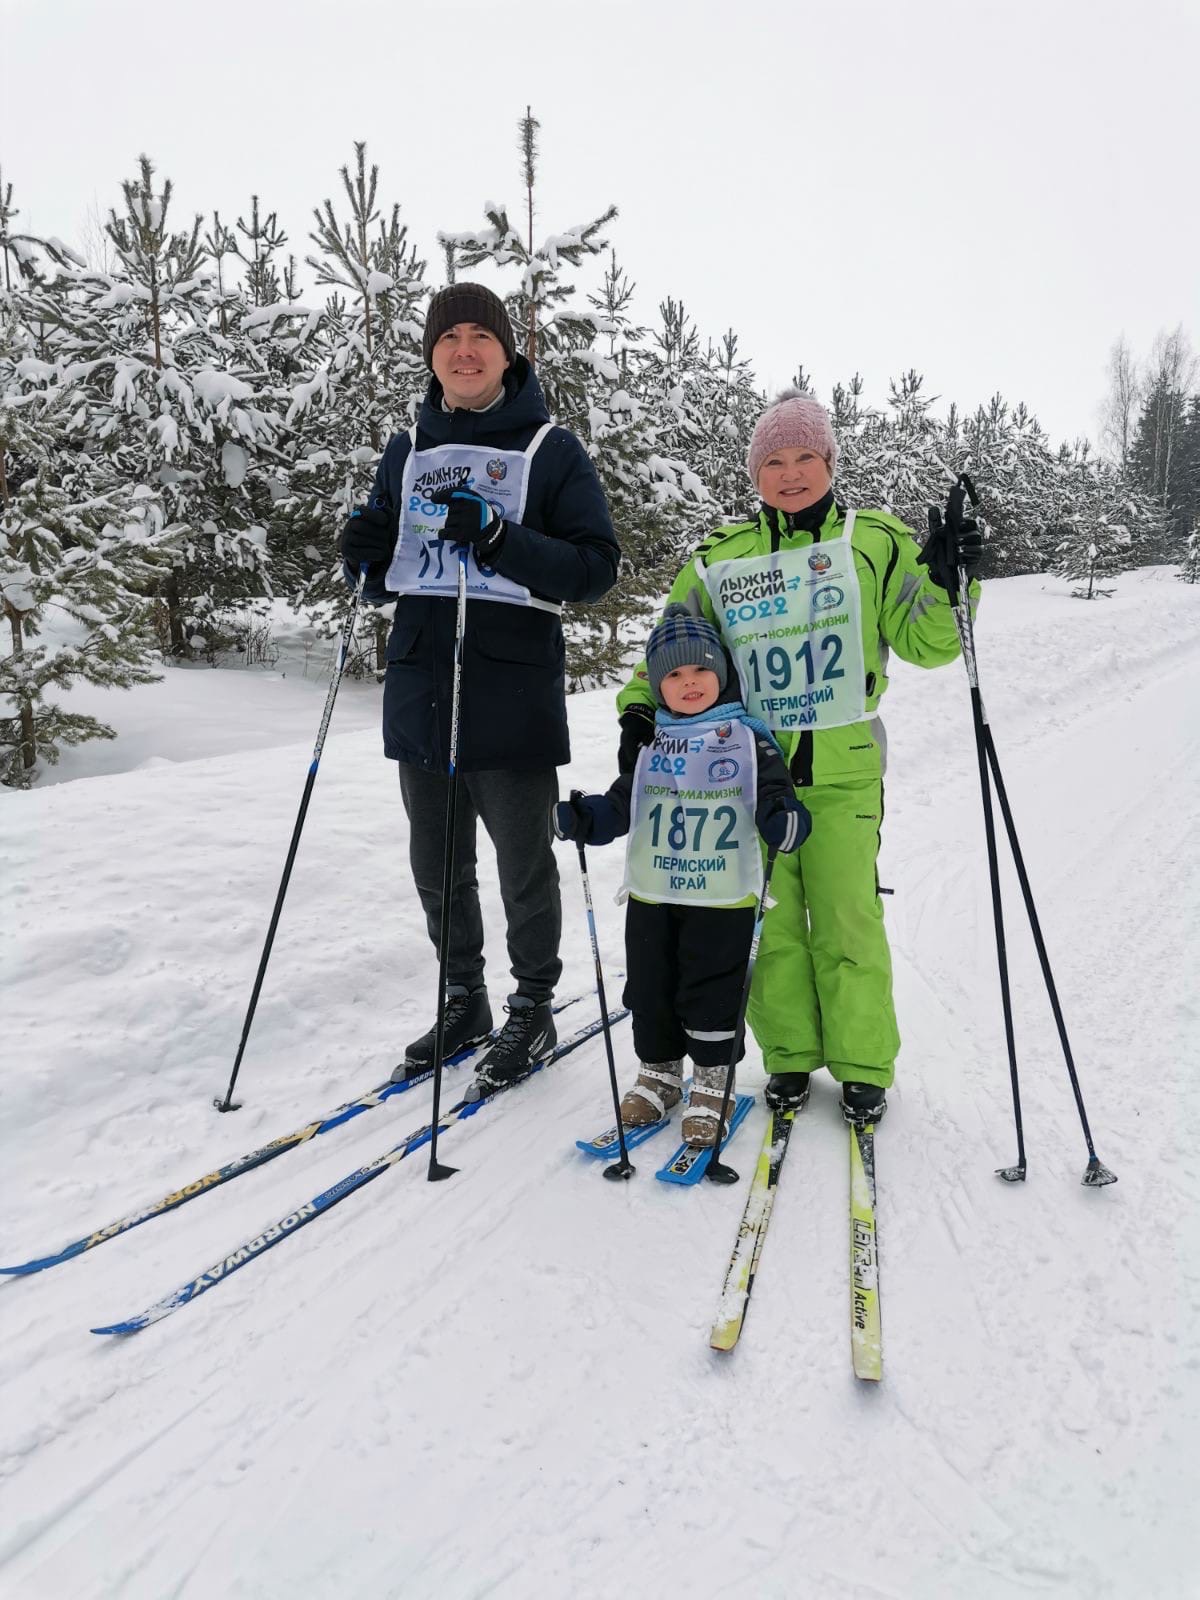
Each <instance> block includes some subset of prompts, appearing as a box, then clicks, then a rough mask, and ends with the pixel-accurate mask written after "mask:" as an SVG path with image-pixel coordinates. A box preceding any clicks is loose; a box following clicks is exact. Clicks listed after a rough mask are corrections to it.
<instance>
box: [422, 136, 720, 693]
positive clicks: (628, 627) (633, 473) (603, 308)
mask: <svg viewBox="0 0 1200 1600" xmlns="http://www.w3.org/2000/svg"><path fill="white" fill-rule="evenodd" d="M537 129H538V125H537V123H536V121H535V120H534V119H533V118H532V116H530V115H529V114H527V115H526V116H525V117H524V118H523V119H522V121H521V124H520V149H521V153H522V158H523V177H524V181H525V185H526V218H525V230H526V231H525V235H524V237H523V236H522V235H521V233H520V231H519V230H518V228H517V227H516V226H514V225H513V223H512V222H511V221H510V219H509V214H508V210H507V207H506V206H504V205H497V204H494V203H492V202H490V201H489V202H488V203H487V204H486V205H485V207H484V211H485V215H486V217H487V220H488V224H489V226H488V227H487V228H484V229H477V230H470V231H467V232H461V233H440V234H439V235H438V237H439V239H440V240H441V242H442V244H443V246H444V247H445V248H446V249H447V250H448V252H450V255H449V259H451V260H452V261H453V262H454V264H455V267H456V270H457V269H468V270H469V269H473V268H475V267H478V266H481V265H483V264H484V263H487V262H490V263H492V264H493V265H495V266H496V267H497V268H499V269H501V270H504V269H514V268H515V269H516V270H517V272H518V273H519V277H518V279H517V283H516V285H515V287H514V288H513V289H512V290H511V291H510V292H509V293H508V294H507V295H506V296H505V302H506V305H507V308H508V312H509V316H510V317H511V319H512V322H513V326H514V328H515V329H516V333H517V345H518V349H521V350H523V351H524V353H525V354H526V357H527V358H528V359H530V361H531V364H532V365H533V366H534V367H535V369H536V371H537V376H538V380H539V382H540V384H541V386H542V390H543V392H544V393H545V395H546V403H547V405H548V407H549V410H550V414H551V416H553V417H554V418H555V420H556V421H558V422H560V423H561V424H562V425H563V426H565V427H568V428H570V429H571V430H572V431H573V432H574V433H576V434H577V435H578V436H579V438H580V439H581V440H582V442H583V444H584V447H585V448H586V449H587V451H588V453H589V455H590V456H591V457H592V460H593V461H594V463H595V466H596V471H597V473H598V475H599V477H600V481H601V484H602V485H603V487H604V491H605V494H606V496H607V497H608V501H609V506H610V508H611V510H612V512H613V521H614V524H615V526H616V530H617V537H618V539H619V541H620V543H621V546H622V549H623V551H625V552H627V554H626V556H625V558H624V559H623V560H622V564H621V571H620V574H619V576H618V580H617V583H616V585H615V587H614V589H613V590H612V591H610V593H609V595H608V596H606V597H605V601H604V602H603V609H598V608H596V607H568V608H567V610H566V614H565V616H564V628H565V632H566V636H567V672H568V676H569V678H570V681H571V682H572V684H575V685H579V684H585V683H595V682H599V681H602V680H603V679H604V678H605V677H608V676H611V675H614V674H616V673H618V672H619V671H620V670H621V667H622V664H623V662H624V661H625V660H627V659H628V655H629V653H630V651H631V650H634V649H636V647H637V642H640V635H641V634H642V632H643V631H644V626H645V623H646V621H647V619H648V617H649V614H650V611H651V608H652V604H653V599H655V598H657V595H658V594H659V593H660V592H661V589H662V587H665V583H664V582H663V580H662V578H661V577H660V572H661V573H662V574H666V571H667V569H668V568H669V566H670V564H671V562H672V560H673V559H674V555H675V553H676V547H677V546H678V545H680V544H682V543H685V542H686V534H685V533H684V532H683V530H684V528H685V526H686V521H687V516H688V514H689V502H692V503H694V504H695V505H698V504H700V503H702V501H703V499H704V498H705V495H704V486H703V483H702V481H701V480H700V478H699V477H698V476H696V475H695V474H694V473H693V472H691V471H690V469H689V467H688V466H687V464H686V463H685V462H683V461H680V460H678V459H676V458H674V457H668V456H665V455H661V454H660V453H659V452H658V450H657V448H656V445H657V442H658V439H659V429H660V426H661V422H662V418H661V417H659V418H657V419H656V417H655V416H654V415H652V413H653V411H654V409H655V406H656V402H657V391H656V392H655V394H654V395H653V396H650V397H649V398H650V403H649V405H648V404H647V398H648V391H646V390H645V389H644V388H643V389H642V390H639V388H638V386H637V385H634V386H633V387H630V386H629V384H628V380H629V378H630V377H631V376H632V375H634V374H637V373H639V371H640V363H639V361H638V359H637V354H636V352H637V347H638V345H639V343H640V336H639V337H637V338H634V337H631V330H632V329H633V324H632V322H631V321H630V319H629V317H628V315H627V307H628V300H629V294H628V293H627V292H626V290H625V289H623V288H622V287H621V280H620V274H619V272H617V271H616V269H614V273H615V278H614V277H613V276H611V275H610V280H609V282H608V284H607V286H606V288H605V289H604V291H603V293H602V295H601V296H600V304H599V305H598V306H597V307H596V308H594V309H592V310H583V309H576V307H575V305H574V304H573V300H574V296H575V288H574V285H573V284H572V283H570V282H566V281H564V279H563V276H562V273H563V268H564V266H572V267H578V266H580V265H581V264H582V263H583V262H584V261H585V260H586V259H587V258H588V257H591V256H595V255H598V254H600V253H601V252H602V251H603V250H605V249H607V247H608V245H607V240H606V239H605V238H604V236H603V231H602V230H603V229H605V228H606V227H607V226H608V224H609V223H610V222H611V221H612V220H613V219H614V217H615V216H616V207H615V206H609V207H608V209H607V210H606V211H604V212H603V213H602V214H601V215H600V216H598V217H596V218H594V219H593V220H592V221H590V222H587V223H583V224H580V225H578V226H576V227H574V228H570V229H568V230H566V231H565V232H562V233H553V234H549V235H547V236H546V237H545V238H544V239H543V241H542V243H541V244H540V245H538V246H537V247H535V246H534V243H533V239H534V234H533V218H534V205H533V194H534V184H535V180H536V134H537ZM610 304H611V306H612V314H610V311H609V309H608V307H609V306H610ZM606 338H607V340H608V342H609V345H610V348H611V349H612V350H613V352H614V353H613V354H609V353H606V351H605V350H604V348H603V343H604V340H605V339H606ZM622 349H624V350H625V351H626V352H627V359H626V360H625V364H624V377H623V376H622V363H621V361H620V360H619V359H618V355H619V354H620V352H621V350H622ZM676 528H678V529H679V530H680V537H679V538H676V537H675V535H674V532H673V530H674V529H676ZM651 590H653V591H654V592H653V595H652V594H651Z"/></svg>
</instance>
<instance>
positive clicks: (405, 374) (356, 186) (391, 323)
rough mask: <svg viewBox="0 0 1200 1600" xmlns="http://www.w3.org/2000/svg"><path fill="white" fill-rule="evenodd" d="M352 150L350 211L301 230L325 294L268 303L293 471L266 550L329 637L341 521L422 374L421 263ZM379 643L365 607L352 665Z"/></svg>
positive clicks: (378, 625) (383, 637) (359, 153)
mask: <svg viewBox="0 0 1200 1600" xmlns="http://www.w3.org/2000/svg"><path fill="white" fill-rule="evenodd" d="M354 154H355V162H354V168H353V171H351V169H350V168H349V167H343V168H342V169H341V178H342V185H343V188H344V190H345V196H346V202H347V205H348V207H349V218H348V219H347V220H345V221H342V220H340V219H339V217H338V215H337V212H336V211H335V209H334V206H333V203H332V201H330V200H326V201H325V203H324V206H323V207H322V208H320V209H318V210H315V211H314V213H313V216H314V222H315V227H314V230H313V232H312V233H311V234H310V235H309V237H310V238H311V240H312V242H313V244H314V246H315V247H316V254H315V255H310V256H309V257H307V262H308V265H309V266H310V267H311V268H312V269H313V270H314V272H315V274H316V281H317V283H318V284H319V285H321V286H326V287H328V288H330V289H331V290H332V293H331V294H330V295H329V297H328V298H327V300H326V301H325V303H324V305H323V306H322V307H320V308H318V310H317V311H315V312H308V311H306V310H305V309H304V308H303V307H301V306H298V305H291V306H288V307H287V308H284V307H282V306H277V307H274V308H273V310H274V311H275V312H276V313H277V315H276V317H275V319H274V320H275V325H276V327H277V328H285V327H286V328H290V330H291V332H290V333H289V334H288V335H287V337H288V338H289V339H290V340H291V348H292V351H293V359H294V363H295V365H296V369H297V370H296V374H295V376H294V377H293V378H292V379H291V381H290V399H289V404H288V410H287V416H286V424H287V429H288V448H289V453H290V455H291V458H292V467H291V470H290V472H289V474H288V482H287V492H286V495H285V496H284V497H283V498H282V499H281V500H280V501H279V503H278V504H277V505H276V508H275V515H274V519H273V522H272V552H273V557H274V560H275V561H276V563H277V564H279V565H280V566H281V567H282V569H283V571H284V572H285V573H286V582H287V591H288V593H289V594H291V595H293V596H294V597H295V598H296V600H297V601H298V603H300V604H302V605H304V606H306V607H307V608H308V609H309V611H310V613H311V615H312V616H313V619H314V621H315V622H316V623H317V625H318V626H319V627H320V628H321V629H322V630H323V631H325V632H327V633H333V632H336V631H337V630H338V628H339V627H340V626H341V620H342V617H343V615H344V612H345V608H346V607H347V605H348V604H349V594H348V591H347V589H346V586H345V584H344V583H343V582H342V564H341V560H340V558H339V556H338V554H337V536H338V533H339V531H340V529H341V525H342V523H343V521H344V520H345V518H346V516H347V515H348V513H349V511H350V510H351V508H352V507H353V506H354V505H355V504H356V503H357V502H358V501H360V500H361V499H362V497H363V496H364V495H365V494H366V492H367V491H368V489H369V488H370V486H371V482H372V478H373V475H374V471H375V466H376V463H377V462H378V460H379V457H380V455H381V454H382V452H383V448H384V446H385V445H386V444H387V441H388V439H389V438H390V437H391V435H392V434H393V433H395V432H397V431H398V430H399V429H401V428H406V427H408V426H409V424H410V423H411V421H412V420H413V418H414V416H415V414H416V406H417V404H418V403H419V400H420V397H421V394H422V393H423V391H424V388H425V385H426V383H427V381H428V373H427V372H426V371H425V366H424V362H423V360H422V356H421V336H422V321H421V316H420V305H421V302H422V300H423V299H424V297H425V295H426V293H427V292H428V291H427V289H426V285H425V281H424V273H425V263H424V262H423V261H421V260H420V259H419V258H418V256H417V252H416V248H415V246H412V245H410V244H409V242H408V229H407V227H406V226H404V225H403V224H402V223H401V221H400V207H399V206H398V205H393V206H392V207H391V208H390V211H388V213H387V214H386V216H385V215H384V213H383V211H382V209H381V207H380V206H379V204H378V203H377V193H378V186H379V169H378V167H377V166H371V168H370V169H369V170H368V168H367V164H366V146H365V144H361V143H356V144H355V146H354ZM257 315H259V316H261V315H262V313H258V314H257ZM276 337H277V338H278V337H279V335H278V334H277V335H276ZM386 643H387V623H386V620H385V619H384V618H383V617H381V616H378V615H377V614H373V627H372V628H371V629H370V630H369V633H368V630H366V629H360V648H359V652H358V655H357V657H356V659H355V660H353V661H352V662H351V664H350V670H352V671H353V670H356V669H357V670H374V669H380V670H381V669H382V667H383V665H384V651H385V647H386Z"/></svg>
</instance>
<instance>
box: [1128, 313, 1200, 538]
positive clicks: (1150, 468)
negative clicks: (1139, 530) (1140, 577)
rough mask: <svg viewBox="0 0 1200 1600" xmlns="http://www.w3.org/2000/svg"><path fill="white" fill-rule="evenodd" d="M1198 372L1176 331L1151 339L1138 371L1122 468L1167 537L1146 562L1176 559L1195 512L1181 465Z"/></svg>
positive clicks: (1182, 333) (1185, 341)
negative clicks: (1134, 414) (1138, 389)
mask: <svg viewBox="0 0 1200 1600" xmlns="http://www.w3.org/2000/svg"><path fill="white" fill-rule="evenodd" d="M1198 366H1200V359H1198V358H1197V356H1196V355H1195V353H1194V352H1193V350H1192V346H1191V341H1190V339H1189V338H1188V336H1187V334H1186V333H1185V331H1184V329H1183V327H1182V326H1180V327H1177V328H1175V329H1173V330H1172V331H1171V332H1170V333H1160V334H1159V335H1158V336H1157V338H1156V339H1155V341H1154V346H1153V349H1152V350H1151V352H1150V357H1149V360H1148V361H1147V362H1146V365H1145V367H1144V369H1143V387H1142V408H1141V413H1140V415H1139V416H1138V420H1137V425H1136V427H1135V430H1134V436H1133V444H1132V446H1131V448H1130V451H1129V456H1128V461H1127V466H1128V469H1129V472H1130V475H1131V476H1132V478H1133V480H1134V481H1135V482H1136V483H1137V485H1138V487H1139V488H1141V489H1143V490H1144V491H1145V492H1146V493H1147V494H1150V495H1153V496H1154V497H1155V499H1156V500H1157V501H1158V503H1159V504H1160V505H1161V506H1162V508H1163V512H1164V514H1165V518H1166V529H1165V532H1166V534H1167V537H1166V540H1165V541H1164V545H1163V546H1162V547H1161V548H1160V549H1157V550H1155V551H1154V552H1153V557H1152V558H1153V559H1156V560H1160V561H1170V560H1174V561H1178V560H1179V559H1180V557H1181V555H1182V551H1183V542H1184V539H1185V538H1186V535H1187V531H1188V530H1189V529H1190V528H1191V525H1192V522H1193V520H1194V513H1195V509H1196V508H1195V507H1193V506H1190V505H1189V503H1188V498H1189V497H1188V489H1189V485H1188V484H1187V483H1186V481H1185V477H1184V472H1183V470H1182V469H1184V468H1185V467H1186V462H1187V449H1186V441H1187V432H1188V413H1189V409H1190V407H1189V401H1190V399H1191V395H1192V389H1193V386H1194V384H1195V381H1196V374H1197V368H1198ZM1193 416H1194V412H1193ZM1191 487H1193V488H1200V485H1192V486H1191Z"/></svg>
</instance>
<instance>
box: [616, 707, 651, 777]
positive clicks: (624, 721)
mask: <svg viewBox="0 0 1200 1600" xmlns="http://www.w3.org/2000/svg"><path fill="white" fill-rule="evenodd" d="M619 726H620V729H621V743H620V745H619V746H618V748H617V771H618V772H620V773H621V774H622V776H624V774H625V773H627V772H632V771H633V769H634V767H636V766H637V758H638V756H639V755H640V754H641V753H642V751H643V750H644V749H645V747H646V746H647V745H648V744H653V743H654V709H653V707H652V706H643V705H632V706H627V707H626V708H625V710H624V711H622V713H621V715H620V718H619Z"/></svg>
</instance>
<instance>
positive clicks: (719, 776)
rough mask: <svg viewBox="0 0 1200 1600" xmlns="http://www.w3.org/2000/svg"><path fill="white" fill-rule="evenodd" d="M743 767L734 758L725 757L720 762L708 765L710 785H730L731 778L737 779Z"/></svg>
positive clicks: (711, 762)
mask: <svg viewBox="0 0 1200 1600" xmlns="http://www.w3.org/2000/svg"><path fill="white" fill-rule="evenodd" d="M741 770H742V769H741V767H740V766H739V765H738V763H737V762H736V761H735V760H734V759H733V757H732V756H723V757H722V758H721V760H720V761H710V762H709V763H708V781H709V783H728V782H729V780H730V779H731V778H736V777H737V775H738V773H739V772H740V771H741Z"/></svg>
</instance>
